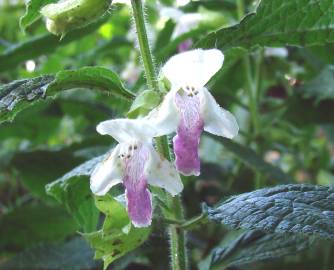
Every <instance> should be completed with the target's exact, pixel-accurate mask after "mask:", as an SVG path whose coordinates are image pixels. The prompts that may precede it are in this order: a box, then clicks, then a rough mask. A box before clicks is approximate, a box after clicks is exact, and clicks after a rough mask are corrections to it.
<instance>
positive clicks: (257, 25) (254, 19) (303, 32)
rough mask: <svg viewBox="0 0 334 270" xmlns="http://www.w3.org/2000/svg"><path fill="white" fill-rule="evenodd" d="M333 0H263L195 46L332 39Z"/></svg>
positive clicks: (248, 45)
mask: <svg viewBox="0 0 334 270" xmlns="http://www.w3.org/2000/svg"><path fill="white" fill-rule="evenodd" d="M333 12H334V3H333V1H332V0H318V1H314V0H296V1H286V0H275V1H272V0H262V1H261V2H260V5H259V7H258V8H257V10H256V13H251V14H248V15H246V16H245V17H244V18H243V20H242V21H241V22H240V23H239V24H237V25H234V26H231V27H228V28H223V29H220V30H218V31H216V32H212V33H210V34H209V35H207V36H206V37H204V38H203V39H201V40H200V42H199V43H198V44H196V47H201V48H213V47H216V48H219V49H221V50H226V49H229V48H231V47H243V48H246V49H249V48H252V47H254V46H256V45H260V46H285V45H299V46H310V45H317V44H325V43H327V42H334V24H333Z"/></svg>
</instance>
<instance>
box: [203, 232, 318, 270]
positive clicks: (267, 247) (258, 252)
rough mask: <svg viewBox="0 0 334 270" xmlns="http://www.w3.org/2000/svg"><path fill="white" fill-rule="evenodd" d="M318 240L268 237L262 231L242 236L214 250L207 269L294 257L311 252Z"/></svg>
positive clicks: (239, 234)
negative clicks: (297, 254)
mask: <svg viewBox="0 0 334 270" xmlns="http://www.w3.org/2000/svg"><path fill="white" fill-rule="evenodd" d="M314 240H315V239H313V238H309V237H306V236H302V235H298V234H297V235H296V234H277V233H275V234H265V233H263V232H261V231H256V230H255V231H246V232H242V231H241V232H239V233H238V235H237V236H234V238H233V239H229V241H228V242H227V243H224V244H223V245H222V246H220V247H217V248H215V249H214V250H213V251H212V254H210V256H209V258H208V259H209V260H210V262H209V265H210V266H209V267H208V268H207V267H203V268H201V270H206V269H212V270H214V269H226V268H229V267H232V266H235V267H240V266H243V265H246V264H250V263H255V262H260V261H265V260H273V259H278V258H281V257H284V256H289V255H294V254H296V253H298V252H300V251H302V250H305V249H307V248H309V247H310V246H311V245H312V244H313V242H314Z"/></svg>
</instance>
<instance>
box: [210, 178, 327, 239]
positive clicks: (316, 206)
mask: <svg viewBox="0 0 334 270" xmlns="http://www.w3.org/2000/svg"><path fill="white" fill-rule="evenodd" d="M333 199H334V189H333V188H329V187H324V186H316V185H306V184H305V185H304V184H296V185H293V184H290V185H281V186H277V187H272V188H264V189H259V190H255V191H252V192H249V193H244V194H240V195H236V196H233V197H231V198H230V199H228V200H226V201H224V202H222V203H220V204H219V205H218V206H217V207H215V208H209V209H208V217H209V219H211V220H214V221H217V222H220V223H223V224H226V225H228V226H230V227H231V228H243V229H249V230H255V229H259V230H263V231H266V232H275V233H300V234H305V235H315V236H318V237H322V238H325V239H334V200H333Z"/></svg>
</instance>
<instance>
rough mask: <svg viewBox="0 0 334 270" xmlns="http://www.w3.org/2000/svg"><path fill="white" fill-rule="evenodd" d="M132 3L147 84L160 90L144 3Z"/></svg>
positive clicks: (138, 0) (132, 0)
mask: <svg viewBox="0 0 334 270" xmlns="http://www.w3.org/2000/svg"><path fill="white" fill-rule="evenodd" d="M131 5H132V11H133V17H134V20H135V24H136V31H137V37H138V43H139V48H140V53H141V57H142V61H143V65H144V71H145V76H146V80H147V84H148V87H149V88H150V90H154V91H159V85H158V81H157V76H156V72H155V68H154V63H153V57H152V54H151V50H150V45H149V42H148V38H147V32H146V26H145V18H144V10H143V4H142V1H141V0H131Z"/></svg>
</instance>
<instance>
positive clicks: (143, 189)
mask: <svg viewBox="0 0 334 270" xmlns="http://www.w3.org/2000/svg"><path fill="white" fill-rule="evenodd" d="M132 150H133V152H132V154H131V155H128V158H126V159H125V177H124V180H123V184H124V186H125V189H126V192H125V195H126V198H127V207H128V213H129V217H130V219H131V220H132V223H133V224H134V225H135V226H136V227H146V226H149V225H150V224H151V221H152V199H151V194H150V192H149V191H148V189H147V180H146V176H145V165H146V163H147V161H148V157H149V151H148V149H147V147H146V145H145V144H138V145H137V147H136V149H133V148H132Z"/></svg>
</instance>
